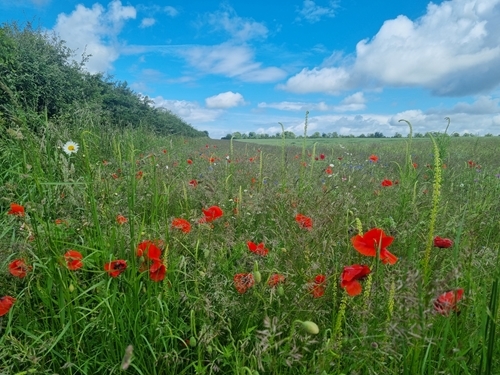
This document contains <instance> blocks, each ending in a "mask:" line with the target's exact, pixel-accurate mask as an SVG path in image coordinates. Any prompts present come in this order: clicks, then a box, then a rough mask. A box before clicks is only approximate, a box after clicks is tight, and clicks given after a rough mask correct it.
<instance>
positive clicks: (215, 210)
mask: <svg viewBox="0 0 500 375" xmlns="http://www.w3.org/2000/svg"><path fill="white" fill-rule="evenodd" d="M202 211H203V214H204V215H205V216H204V217H202V218H201V219H200V220H198V222H199V223H210V222H212V221H214V220H215V219H217V218H219V217H221V216H222V215H223V214H224V212H223V211H222V209H221V208H220V207H219V206H212V207H208V208H207V209H206V210H205V209H202Z"/></svg>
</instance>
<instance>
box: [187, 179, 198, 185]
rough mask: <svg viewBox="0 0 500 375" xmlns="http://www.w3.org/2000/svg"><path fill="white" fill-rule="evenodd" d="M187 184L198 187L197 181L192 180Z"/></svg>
mask: <svg viewBox="0 0 500 375" xmlns="http://www.w3.org/2000/svg"><path fill="white" fill-rule="evenodd" d="M188 184H189V186H192V187H196V186H198V181H196V180H194V179H193V180H191V181H189V183H188Z"/></svg>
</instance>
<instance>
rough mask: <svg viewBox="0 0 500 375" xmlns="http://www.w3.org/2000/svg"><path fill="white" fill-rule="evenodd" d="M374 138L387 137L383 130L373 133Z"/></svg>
mask: <svg viewBox="0 0 500 375" xmlns="http://www.w3.org/2000/svg"><path fill="white" fill-rule="evenodd" d="M373 137H374V138H385V135H384V134H382V133H381V132H375V134H374V135H373Z"/></svg>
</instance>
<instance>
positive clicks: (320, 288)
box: [310, 275, 326, 298]
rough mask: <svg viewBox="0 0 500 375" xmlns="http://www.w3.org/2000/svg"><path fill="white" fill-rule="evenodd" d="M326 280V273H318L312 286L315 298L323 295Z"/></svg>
mask: <svg viewBox="0 0 500 375" xmlns="http://www.w3.org/2000/svg"><path fill="white" fill-rule="evenodd" d="M325 282H326V276H325V275H316V277H315V278H314V281H313V283H312V284H311V286H310V290H311V294H312V295H313V297H314V298H320V297H323V295H324V294H325V290H326V287H325Z"/></svg>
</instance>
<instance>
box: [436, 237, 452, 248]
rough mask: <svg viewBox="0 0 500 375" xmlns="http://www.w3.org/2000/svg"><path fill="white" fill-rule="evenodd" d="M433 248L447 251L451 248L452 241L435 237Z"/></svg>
mask: <svg viewBox="0 0 500 375" xmlns="http://www.w3.org/2000/svg"><path fill="white" fill-rule="evenodd" d="M434 246H436V247H439V248H441V249H447V248H449V247H452V246H453V241H452V240H450V239H449V238H441V237H439V236H436V237H435V238H434Z"/></svg>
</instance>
